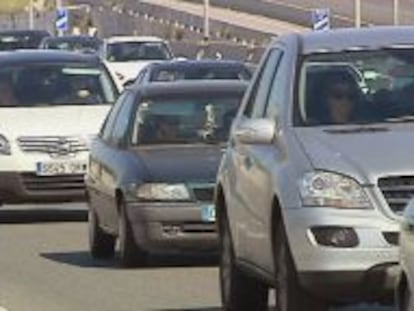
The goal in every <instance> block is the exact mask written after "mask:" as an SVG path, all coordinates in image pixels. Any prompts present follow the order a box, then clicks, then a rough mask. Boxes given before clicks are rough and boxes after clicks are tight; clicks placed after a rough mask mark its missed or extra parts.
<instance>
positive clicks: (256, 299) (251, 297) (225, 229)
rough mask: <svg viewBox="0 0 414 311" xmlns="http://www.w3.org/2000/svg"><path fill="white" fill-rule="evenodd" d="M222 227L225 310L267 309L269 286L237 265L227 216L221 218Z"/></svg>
mask: <svg viewBox="0 0 414 311" xmlns="http://www.w3.org/2000/svg"><path fill="white" fill-rule="evenodd" d="M220 227H221V232H220V239H221V241H220V245H221V252H220V254H221V255H220V287H221V299H222V304H223V310H225V311H242V310H243V311H246V310H255V311H265V310H267V308H268V295H269V288H268V286H267V285H266V284H264V283H262V282H260V281H259V280H256V279H254V278H253V277H251V276H248V275H246V274H245V273H244V272H243V271H241V270H240V268H239V267H237V265H236V263H235V256H234V249H233V242H232V239H231V233H230V230H229V225H228V221H227V217H225V218H224V219H222V220H221V226H220Z"/></svg>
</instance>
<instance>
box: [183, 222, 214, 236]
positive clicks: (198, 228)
mask: <svg viewBox="0 0 414 311" xmlns="http://www.w3.org/2000/svg"><path fill="white" fill-rule="evenodd" d="M181 231H182V232H184V233H215V232H217V226H216V225H215V224H214V223H213V224H205V223H196V222H193V223H191V222H187V223H183V224H182V225H181Z"/></svg>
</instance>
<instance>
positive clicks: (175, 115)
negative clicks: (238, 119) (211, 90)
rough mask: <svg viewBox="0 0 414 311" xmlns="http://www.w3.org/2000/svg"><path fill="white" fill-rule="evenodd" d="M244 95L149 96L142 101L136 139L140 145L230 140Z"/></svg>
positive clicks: (137, 119) (138, 115) (137, 121)
mask: <svg viewBox="0 0 414 311" xmlns="http://www.w3.org/2000/svg"><path fill="white" fill-rule="evenodd" d="M240 100H241V95H240V96H238V95H233V96H216V97H214V98H192V99H169V100H166V99H162V100H148V101H145V102H143V103H141V104H140V105H139V108H138V111H137V114H136V115H137V117H136V134H135V135H134V136H135V142H136V143H138V144H140V145H146V144H149V145H153V144H195V143H219V142H225V141H227V138H228V134H229V129H230V126H231V122H232V120H233V118H234V116H235V115H236V113H237V110H238V107H239V103H240Z"/></svg>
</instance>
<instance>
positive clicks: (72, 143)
mask: <svg viewBox="0 0 414 311" xmlns="http://www.w3.org/2000/svg"><path fill="white" fill-rule="evenodd" d="M17 143H18V145H19V147H20V149H21V150H22V151H23V152H37V153H49V154H52V155H68V154H74V153H77V152H82V151H88V149H89V148H88V146H87V145H86V144H85V143H84V142H82V141H81V140H80V139H79V138H78V137H74V136H32V137H19V138H18V139H17Z"/></svg>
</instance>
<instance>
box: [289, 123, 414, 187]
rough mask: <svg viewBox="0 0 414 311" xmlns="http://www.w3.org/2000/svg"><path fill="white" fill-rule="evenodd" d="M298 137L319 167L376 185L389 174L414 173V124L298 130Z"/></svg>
mask: <svg viewBox="0 0 414 311" xmlns="http://www.w3.org/2000/svg"><path fill="white" fill-rule="evenodd" d="M296 134H297V135H296V136H297V138H298V139H299V141H300V142H301V144H302V147H303V148H304V151H305V153H306V154H307V155H308V157H309V160H310V161H311V164H312V166H313V167H314V168H315V169H323V170H329V171H334V172H339V173H342V174H345V175H348V176H352V177H354V178H355V179H357V180H358V181H359V182H360V183H362V184H375V183H376V181H377V179H378V178H379V177H381V176H386V175H414V161H413V159H412V154H414V144H412V143H411V141H412V139H413V137H414V127H411V126H410V127H400V128H383V129H380V130H373V131H367V132H365V131H362V132H359V131H358V130H357V131H349V132H348V131H343V132H341V131H337V132H336V131H329V132H328V131H326V130H321V129H311V128H307V129H304V128H302V129H297V130H296Z"/></svg>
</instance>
